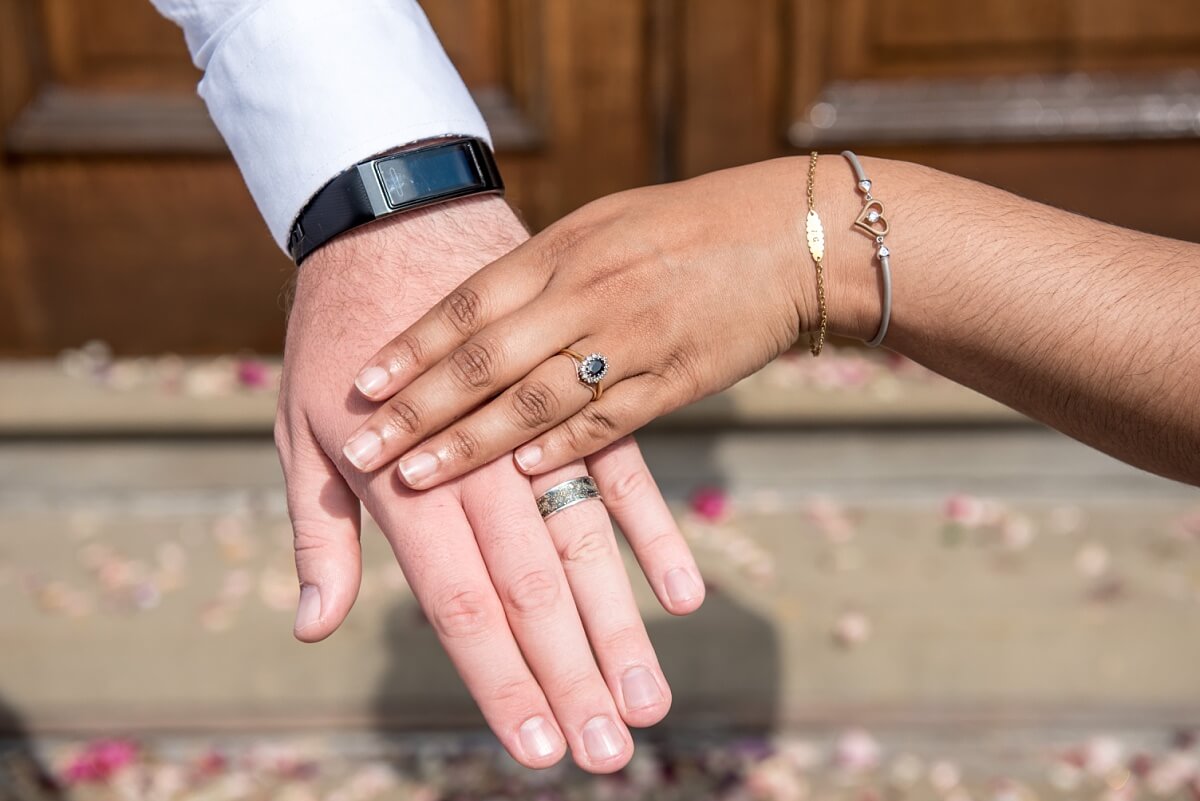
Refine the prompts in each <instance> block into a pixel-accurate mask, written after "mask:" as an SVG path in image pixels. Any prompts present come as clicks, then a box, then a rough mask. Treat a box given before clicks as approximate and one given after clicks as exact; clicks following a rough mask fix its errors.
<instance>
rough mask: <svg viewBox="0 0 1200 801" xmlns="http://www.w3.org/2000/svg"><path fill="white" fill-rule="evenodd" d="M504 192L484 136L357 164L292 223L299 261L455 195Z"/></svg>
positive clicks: (290, 240)
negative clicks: (345, 236) (352, 233)
mask: <svg viewBox="0 0 1200 801" xmlns="http://www.w3.org/2000/svg"><path fill="white" fill-rule="evenodd" d="M485 193H499V194H503V193H504V182H503V181H501V180H500V171H499V170H498V169H497V168H496V159H495V158H494V157H493V156H492V151H491V148H489V147H488V146H487V143H486V142H484V141H483V140H481V139H474V138H471V139H467V138H462V139H440V140H438V141H437V142H434V143H431V144H424V145H420V146H418V147H414V148H412V149H411V150H404V151H401V152H399V153H392V154H390V155H387V156H380V157H379V158H375V159H368V160H367V161H364V162H361V163H360V164H356V165H355V166H353V167H351V168H350V169H348V170H346V171H345V172H343V173H341V174H340V175H338V176H337V177H336V178H334V179H333V180H332V181H330V182H329V183H328V184H326V185H325V187H324V188H322V189H321V191H320V192H317V194H316V195H315V196H314V197H313V199H312V200H310V201H309V203H308V205H307V206H305V207H304V210H303V211H302V212H300V216H299V217H297V218H296V223H295V225H293V226H292V233H291V235H290V236H289V237H288V252H289V253H291V254H292V258H293V259H294V260H295V262H296V264H300V262H302V261H304V259H305V258H307V257H308V255H309V254H310V253H312V252H313V251H314V250H316V249H317V248H319V247H321V245H324V244H325V243H326V242H328V241H329V240H330V239H333V238H334V237H335V236H337V235H338V234H342V233H345V232H346V231H349V230H350V229H351V228H357V227H358V226H360V225H365V224H366V223H369V222H371V221H373V220H377V219H379V218H380V217H387V216H388V215H391V214H396V213H398V212H401V211H408V210H410V209H419V208H422V207H424V206H432V205H433V204H435V203H442V202H444V201H447V200H453V199H455V198H460V197H467V196H468V195H478V194H485Z"/></svg>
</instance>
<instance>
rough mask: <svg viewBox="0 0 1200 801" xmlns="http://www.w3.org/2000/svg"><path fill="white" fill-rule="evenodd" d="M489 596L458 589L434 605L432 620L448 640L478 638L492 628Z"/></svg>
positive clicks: (474, 591)
mask: <svg viewBox="0 0 1200 801" xmlns="http://www.w3.org/2000/svg"><path fill="white" fill-rule="evenodd" d="M491 617H492V616H491V614H490V613H489V609H488V600H487V596H486V595H485V594H484V593H482V592H480V591H479V590H475V589H470V588H458V589H455V590H452V591H451V592H448V593H446V594H445V595H444V596H443V597H442V598H440V599H438V600H437V601H436V602H435V603H434V604H433V609H432V613H431V614H430V619H431V620H432V621H433V625H434V627H435V628H436V629H437V630H438V632H439V633H440V634H441V635H442V636H443V637H445V638H447V639H452V640H461V639H469V638H472V637H478V636H479V635H481V634H483V633H484V632H486V631H487V630H488V629H489V628H490V626H491Z"/></svg>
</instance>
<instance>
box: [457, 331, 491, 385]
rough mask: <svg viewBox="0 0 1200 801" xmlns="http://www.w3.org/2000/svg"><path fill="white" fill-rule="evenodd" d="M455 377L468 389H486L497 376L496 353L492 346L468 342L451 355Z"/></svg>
mask: <svg viewBox="0 0 1200 801" xmlns="http://www.w3.org/2000/svg"><path fill="white" fill-rule="evenodd" d="M450 367H451V371H452V372H453V374H454V377H455V378H456V379H458V381H459V382H460V383H461V384H462V385H463V386H465V387H467V388H468V389H476V390H478V389H486V388H487V387H489V386H491V384H492V381H493V379H494V377H495V375H496V353H495V348H494V346H492V345H487V344H484V343H482V342H468V343H466V344H465V345H461V346H459V347H458V348H457V349H455V351H454V352H453V353H451V354H450Z"/></svg>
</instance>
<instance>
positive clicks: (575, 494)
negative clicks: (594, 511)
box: [537, 476, 604, 520]
mask: <svg viewBox="0 0 1200 801" xmlns="http://www.w3.org/2000/svg"><path fill="white" fill-rule="evenodd" d="M591 500H597V501H603V500H604V499H603V498H601V497H600V490H599V488H598V487H597V486H596V480H595V479H593V478H592V477H591V476H582V477H581V478H572V479H568V480H567V481H564V482H562V483H561V484H555V485H554V486H553V487H551V488H550V489H548V490H546V491H545V492H543V493H542V494H541V497H539V498H538V499H537V507H538V511H539V512H540V513H541V515H542V519H543V520H545V519H546V518H547V517H549V516H550V515H552V514H555V513H557V512H561V511H562V510H563V509H566V508H567V507H568V506H574V505H575V504H577V503H583V502H584V501H591Z"/></svg>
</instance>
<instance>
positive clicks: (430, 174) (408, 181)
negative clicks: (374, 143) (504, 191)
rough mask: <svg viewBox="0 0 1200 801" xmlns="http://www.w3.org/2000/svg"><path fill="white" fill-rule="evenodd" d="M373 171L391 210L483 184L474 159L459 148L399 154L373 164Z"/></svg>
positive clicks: (465, 150) (441, 148)
mask: <svg viewBox="0 0 1200 801" xmlns="http://www.w3.org/2000/svg"><path fill="white" fill-rule="evenodd" d="M375 169H376V171H377V172H378V174H379V182H380V183H381V184H382V185H383V191H384V193H385V194H386V195H387V201H388V204H389V205H391V206H392V207H393V208H396V207H398V206H403V205H405V204H406V203H411V202H413V201H414V200H421V199H428V198H429V197H431V196H436V195H441V194H445V193H447V192H454V191H458V190H464V189H470V188H472V187H475V186H482V185H483V181H482V179H481V177H480V175H479V171H478V170H477V169H476V167H475V159H474V158H473V157H472V155H471V152H470V151H469V150H468V149H467V148H466V147H464V146H462V145H456V146H452V147H439V148H435V149H433V150H425V151H419V152H413V153H403V154H400V155H398V156H393V157H392V158H390V159H382V160H380V161H377V162H376V163H375Z"/></svg>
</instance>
